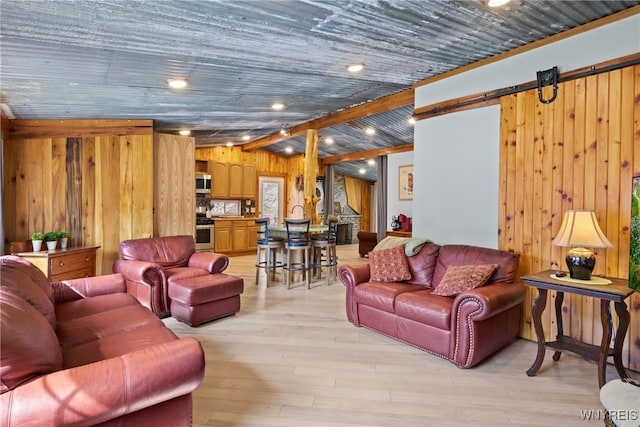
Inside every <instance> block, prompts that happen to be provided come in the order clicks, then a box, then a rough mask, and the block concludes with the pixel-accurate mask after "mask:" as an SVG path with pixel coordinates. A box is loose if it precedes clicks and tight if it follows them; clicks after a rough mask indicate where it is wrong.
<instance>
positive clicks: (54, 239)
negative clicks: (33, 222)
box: [44, 231, 58, 251]
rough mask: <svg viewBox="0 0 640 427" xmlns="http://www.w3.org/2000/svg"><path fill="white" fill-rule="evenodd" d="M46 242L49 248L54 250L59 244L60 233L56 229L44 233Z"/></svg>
mask: <svg viewBox="0 0 640 427" xmlns="http://www.w3.org/2000/svg"><path fill="white" fill-rule="evenodd" d="M44 242H45V243H46V244H47V249H48V250H50V251H54V250H55V249H56V246H57V245H58V233H56V232H55V231H48V232H46V233H44Z"/></svg>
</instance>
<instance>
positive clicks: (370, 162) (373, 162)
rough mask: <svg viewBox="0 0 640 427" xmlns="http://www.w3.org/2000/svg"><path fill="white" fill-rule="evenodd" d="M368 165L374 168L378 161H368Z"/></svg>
mask: <svg viewBox="0 0 640 427" xmlns="http://www.w3.org/2000/svg"><path fill="white" fill-rule="evenodd" d="M367 164H368V165H371V166H373V165H375V164H376V161H375V160H373V159H369V160H367Z"/></svg>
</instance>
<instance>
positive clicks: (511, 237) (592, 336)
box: [499, 66, 640, 370]
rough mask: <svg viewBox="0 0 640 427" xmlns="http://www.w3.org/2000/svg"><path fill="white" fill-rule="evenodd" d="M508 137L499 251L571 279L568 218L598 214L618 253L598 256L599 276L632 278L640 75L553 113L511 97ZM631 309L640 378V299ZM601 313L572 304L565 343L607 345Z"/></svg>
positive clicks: (630, 347) (633, 360) (572, 86)
mask: <svg viewBox="0 0 640 427" xmlns="http://www.w3.org/2000/svg"><path fill="white" fill-rule="evenodd" d="M500 132H501V142H500V194H499V212H500V213H499V216H500V217H499V247H500V248H501V249H506V250H514V251H515V252H518V253H520V254H521V259H520V260H521V262H520V271H519V275H524V274H528V273H532V272H536V271H540V270H544V269H549V268H550V269H563V270H566V264H565V261H564V257H565V256H566V248H559V247H554V246H552V245H551V240H552V239H553V237H554V236H555V234H556V233H557V232H558V229H559V227H560V223H561V221H562V217H563V214H564V212H565V211H567V210H569V209H589V210H595V212H596V216H597V218H598V221H599V223H600V226H601V227H602V229H603V231H604V233H605V234H606V236H607V237H608V238H609V240H610V241H611V242H612V243H613V245H614V247H613V248H610V249H606V250H604V249H598V250H596V251H595V252H596V256H597V262H596V267H595V270H594V274H605V275H608V276H613V277H620V278H628V273H629V238H630V218H631V188H632V187H631V184H632V177H633V175H634V174H638V173H640V66H635V67H626V68H623V69H621V70H616V71H612V72H608V73H603V74H599V75H595V76H589V77H586V78H581V79H577V80H572V81H568V82H565V83H562V84H560V87H559V91H558V98H557V99H556V100H555V101H554V102H553V103H551V104H542V103H540V102H539V101H538V97H537V92H536V91H535V90H532V91H527V92H522V93H519V94H517V95H510V96H506V97H503V98H502V99H501V131H500ZM552 294H553V295H552V297H553V298H555V293H552ZM535 296H537V293H536V292H535V291H534V290H531V289H527V297H526V300H525V303H524V319H523V323H522V325H521V331H520V334H521V336H522V337H524V338H528V339H532V340H534V339H535V332H534V328H533V324H532V320H531V306H532V303H533V299H534V298H535ZM627 303H628V306H629V308H630V311H631V325H630V327H629V331H628V333H627V337H626V341H625V346H624V350H623V361H624V363H625V366H628V367H629V368H631V369H634V370H640V315H639V314H640V295H639V294H638V293H636V294H634V295H632V296H631V298H630V300H627ZM549 307H553V302H552V301H550V302H549V303H548V304H547V310H545V312H544V317H543V326H544V330H545V332H546V334H547V339H552V338H553V337H555V334H556V324H555V321H554V319H553V316H551V315H550V312H551V311H552V310H551V309H549ZM599 313H600V309H599V304H598V303H597V302H596V301H594V300H593V299H592V298H586V297H577V296H569V295H565V299H564V303H563V324H564V331H565V333H566V334H568V335H571V336H572V337H574V338H578V339H581V340H584V341H586V342H589V343H592V344H598V345H599V343H600V339H601V336H602V328H601V325H600V314H599ZM613 317H614V318H616V316H615V314H614V315H613ZM616 321H617V318H616Z"/></svg>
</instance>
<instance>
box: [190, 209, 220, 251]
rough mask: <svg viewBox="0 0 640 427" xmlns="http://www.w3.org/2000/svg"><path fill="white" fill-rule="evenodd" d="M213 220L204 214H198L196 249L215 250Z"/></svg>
mask: <svg viewBox="0 0 640 427" xmlns="http://www.w3.org/2000/svg"><path fill="white" fill-rule="evenodd" d="M214 232H215V230H214V225H213V220H212V219H211V218H206V217H204V216H200V215H198V216H196V239H195V240H196V251H199V252H215V245H214V243H215V242H214V235H215V233H214Z"/></svg>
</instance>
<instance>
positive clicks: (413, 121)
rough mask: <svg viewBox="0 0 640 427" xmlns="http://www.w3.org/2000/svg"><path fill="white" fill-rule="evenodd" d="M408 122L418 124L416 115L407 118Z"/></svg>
mask: <svg viewBox="0 0 640 427" xmlns="http://www.w3.org/2000/svg"><path fill="white" fill-rule="evenodd" d="M407 122H409V124H410V125H415V124H416V119H415V117H409V120H407Z"/></svg>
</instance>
